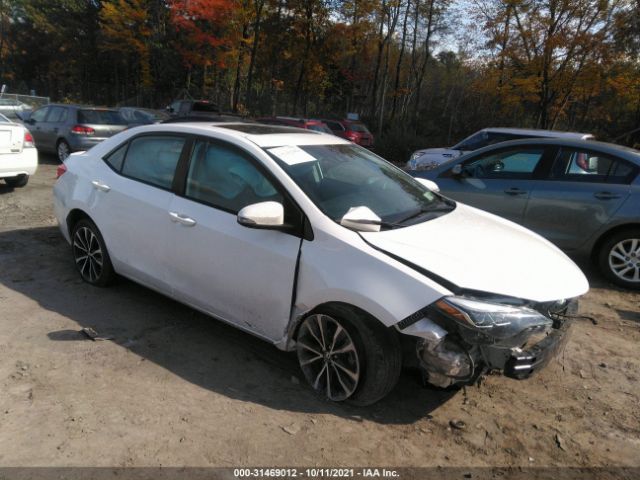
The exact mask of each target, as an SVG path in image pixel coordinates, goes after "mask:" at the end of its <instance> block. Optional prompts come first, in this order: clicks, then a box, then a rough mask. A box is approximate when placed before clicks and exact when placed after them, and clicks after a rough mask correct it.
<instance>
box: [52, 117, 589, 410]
mask: <svg viewBox="0 0 640 480" xmlns="http://www.w3.org/2000/svg"><path fill="white" fill-rule="evenodd" d="M59 175H60V177H59V179H58V180H57V182H56V184H55V187H54V210H55V215H56V217H57V219H58V222H59V225H60V229H61V231H62V234H63V235H64V237H65V238H66V239H67V241H68V242H69V243H70V244H71V246H72V248H71V251H72V254H73V261H74V264H75V266H76V268H77V270H78V272H79V274H80V276H81V277H82V279H83V280H84V281H86V282H88V283H89V284H92V285H96V286H105V285H107V284H109V283H110V282H111V281H112V280H114V277H115V274H116V273H117V274H120V275H123V276H125V277H128V278H130V279H132V280H134V281H136V282H138V283H141V284H143V285H146V286H148V287H150V288H153V289H154V290H157V291H159V292H162V293H164V294H165V295H167V296H169V297H172V298H174V299H177V300H178V301H180V302H183V303H185V304H187V305H190V306H191V307H193V308H195V309H197V310H200V311H202V312H204V313H206V314H209V315H211V316H213V317H215V318H218V319H221V320H223V321H225V322H228V323H230V324H232V325H234V326H236V327H238V328H240V329H242V330H245V331H248V332H250V333H252V334H254V335H257V336H259V337H261V338H263V339H264V340H266V341H268V342H271V343H273V344H274V345H276V346H277V347H278V348H281V349H283V350H290V351H295V352H297V356H298V360H299V363H300V367H301V369H302V371H303V373H304V375H305V377H306V379H307V380H308V382H309V383H310V385H311V386H312V387H313V388H314V389H315V390H316V391H317V392H318V393H320V394H321V395H323V396H325V397H327V398H328V399H330V400H333V401H343V400H348V401H350V402H352V403H354V404H358V405H367V404H371V403H374V402H376V401H377V400H379V399H381V398H382V397H384V396H385V395H386V394H387V393H388V392H389V391H391V389H392V388H393V387H394V385H395V384H396V381H397V379H398V376H399V374H400V369H401V366H402V365H415V366H417V367H421V368H422V370H423V372H424V373H425V376H426V377H427V378H428V381H429V382H431V383H432V384H434V385H438V386H449V385H453V384H464V383H466V382H470V381H472V380H473V379H474V378H476V376H477V375H478V374H480V373H482V372H485V371H487V370H500V371H503V372H504V373H505V374H506V375H508V376H511V377H514V378H526V377H528V376H529V375H530V374H531V373H533V372H534V371H537V370H538V369H540V368H542V366H543V365H544V364H545V363H547V362H548V361H549V360H550V359H551V358H553V356H554V354H555V352H557V351H558V350H559V349H561V347H562V345H563V344H564V342H565V341H566V338H567V335H566V332H567V329H568V327H569V324H570V322H569V321H567V316H566V314H567V312H568V311H570V309H571V306H572V304H573V303H574V302H573V300H575V298H576V297H578V296H580V295H582V294H584V293H585V292H586V291H587V290H588V283H587V280H586V279H585V277H584V275H583V274H582V272H581V271H580V269H579V268H578V267H576V265H575V264H574V263H573V262H572V261H571V260H569V258H567V257H566V256H565V255H564V254H563V253H562V252H561V251H560V250H558V249H557V248H556V247H554V246H553V245H552V244H551V243H549V242H547V241H546V240H544V239H542V238H541V237H539V236H538V235H536V234H534V233H532V232H530V231H528V230H526V229H524V228H522V227H520V226H518V225H516V224H514V223H511V222H509V221H507V220H504V219H501V218H499V217H496V216H494V215H491V214H489V213H486V212H482V211H480V210H477V209H475V208H471V207H468V206H466V205H463V204H461V203H456V202H454V201H452V200H449V199H447V198H445V197H443V196H441V195H440V194H438V193H437V192H436V191H435V187H434V185H435V184H433V183H432V182H428V181H427V182H422V181H420V180H417V179H414V178H413V177H411V176H410V175H408V174H407V173H405V172H403V171H402V170H400V169H398V168H396V167H394V166H393V165H391V164H390V163H389V162H387V161H385V160H383V159H382V158H380V157H378V156H376V155H375V154H373V153H371V152H370V151H369V150H367V149H365V148H362V147H360V146H358V145H355V144H353V143H351V142H349V141H347V140H344V139H341V138H338V137H336V136H333V135H328V134H324V133H316V132H310V131H308V130H301V129H293V128H291V127H281V126H272V125H257V124H249V123H226V124H223V123H219V124H215V125H212V124H210V123H206V124H205V123H178V124H161V125H149V126H144V127H137V128H133V129H130V130H126V131H124V132H122V133H119V134H117V135H114V136H113V137H111V138H109V139H106V140H105V141H104V142H102V143H100V144H98V145H96V146H95V147H94V148H92V149H91V150H90V151H87V152H84V153H78V154H73V155H71V156H70V157H69V158H67V159H66V160H65V162H64V165H63V166H62V168H60V170H59ZM427 185H429V186H431V187H433V188H434V190H432V189H429V188H428V187H427Z"/></svg>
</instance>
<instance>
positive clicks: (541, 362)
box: [397, 304, 575, 388]
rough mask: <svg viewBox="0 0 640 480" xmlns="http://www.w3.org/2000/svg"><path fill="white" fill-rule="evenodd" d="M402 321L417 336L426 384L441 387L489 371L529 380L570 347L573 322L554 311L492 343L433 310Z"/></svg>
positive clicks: (417, 352)
mask: <svg viewBox="0 0 640 480" xmlns="http://www.w3.org/2000/svg"><path fill="white" fill-rule="evenodd" d="M570 307H572V308H570ZM570 307H567V308H566V309H565V310H564V313H567V312H568V311H569V310H574V309H575V307H574V305H573V304H572V305H570ZM418 317H419V319H417V318H418ZM403 322H404V323H403ZM403 322H400V324H398V327H397V328H398V330H399V331H400V332H401V333H403V334H405V335H409V336H411V337H413V339H414V347H415V350H414V351H415V355H416V356H417V360H418V363H419V366H420V368H421V370H422V372H423V373H424V374H425V377H426V380H427V382H428V383H430V384H432V385H435V386H437V387H442V388H446V387H449V386H451V385H456V384H458V385H464V384H469V383H471V382H472V381H473V380H474V379H475V378H477V376H478V375H480V374H482V373H483V372H487V371H501V372H503V374H504V375H505V376H508V377H511V378H515V379H518V380H523V379H526V378H528V377H530V376H531V375H532V374H534V373H535V372H537V371H538V370H541V369H542V368H543V367H544V366H546V365H547V364H548V363H549V362H550V361H551V360H552V359H553V358H555V357H556V356H557V354H558V352H560V351H561V350H562V349H563V348H564V346H565V345H566V343H567V341H568V338H569V333H570V328H571V320H569V319H567V318H566V317H564V315H554V316H553V318H549V322H548V324H547V325H544V326H543V325H540V326H535V327H531V328H528V329H527V330H525V331H521V332H519V333H518V334H517V335H514V336H513V337H511V338H508V339H501V340H494V341H492V340H490V339H488V338H486V337H483V336H482V335H480V334H477V332H471V331H469V330H468V329H465V328H462V327H461V326H460V325H457V324H455V323H454V322H451V321H448V320H447V319H444V318H442V316H441V315H438V313H437V312H436V311H434V310H433V309H429V308H426V309H424V310H422V311H420V312H417V313H416V314H414V315H413V316H412V318H410V319H406V320H405V321H403Z"/></svg>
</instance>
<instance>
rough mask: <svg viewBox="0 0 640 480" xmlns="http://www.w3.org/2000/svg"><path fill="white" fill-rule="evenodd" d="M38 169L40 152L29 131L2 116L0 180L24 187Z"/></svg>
mask: <svg viewBox="0 0 640 480" xmlns="http://www.w3.org/2000/svg"><path fill="white" fill-rule="evenodd" d="M37 168H38V151H37V150H36V148H35V144H34V143H33V137H32V136H31V133H30V132H29V130H27V129H26V128H25V127H24V126H23V125H21V124H19V123H14V122H12V121H11V120H9V119H8V118H7V117H5V116H4V115H2V114H0V178H2V179H4V181H5V183H6V184H7V185H9V186H10V187H24V186H25V185H26V184H27V182H28V181H29V176H30V175H33V174H34V173H36V170H37Z"/></svg>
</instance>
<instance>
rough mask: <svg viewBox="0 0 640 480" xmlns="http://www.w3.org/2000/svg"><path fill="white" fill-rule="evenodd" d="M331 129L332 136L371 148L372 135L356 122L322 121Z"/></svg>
mask: <svg viewBox="0 0 640 480" xmlns="http://www.w3.org/2000/svg"><path fill="white" fill-rule="evenodd" d="M322 121H323V122H324V123H326V124H327V126H328V127H329V128H330V129H331V131H332V132H333V134H334V135H337V136H338V137H342V138H346V139H347V140H350V141H352V142H353V143H357V144H358V145H361V146H363V147H367V148H372V147H373V135H372V134H371V132H370V131H369V130H368V129H367V127H366V126H365V125H364V123H362V122H359V121H357V120H324V119H323V120H322Z"/></svg>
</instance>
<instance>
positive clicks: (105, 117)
mask: <svg viewBox="0 0 640 480" xmlns="http://www.w3.org/2000/svg"><path fill="white" fill-rule="evenodd" d="M78 123H88V124H92V125H125V124H126V123H127V122H126V121H125V119H124V118H122V115H120V113H118V112H116V111H115V110H78Z"/></svg>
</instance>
